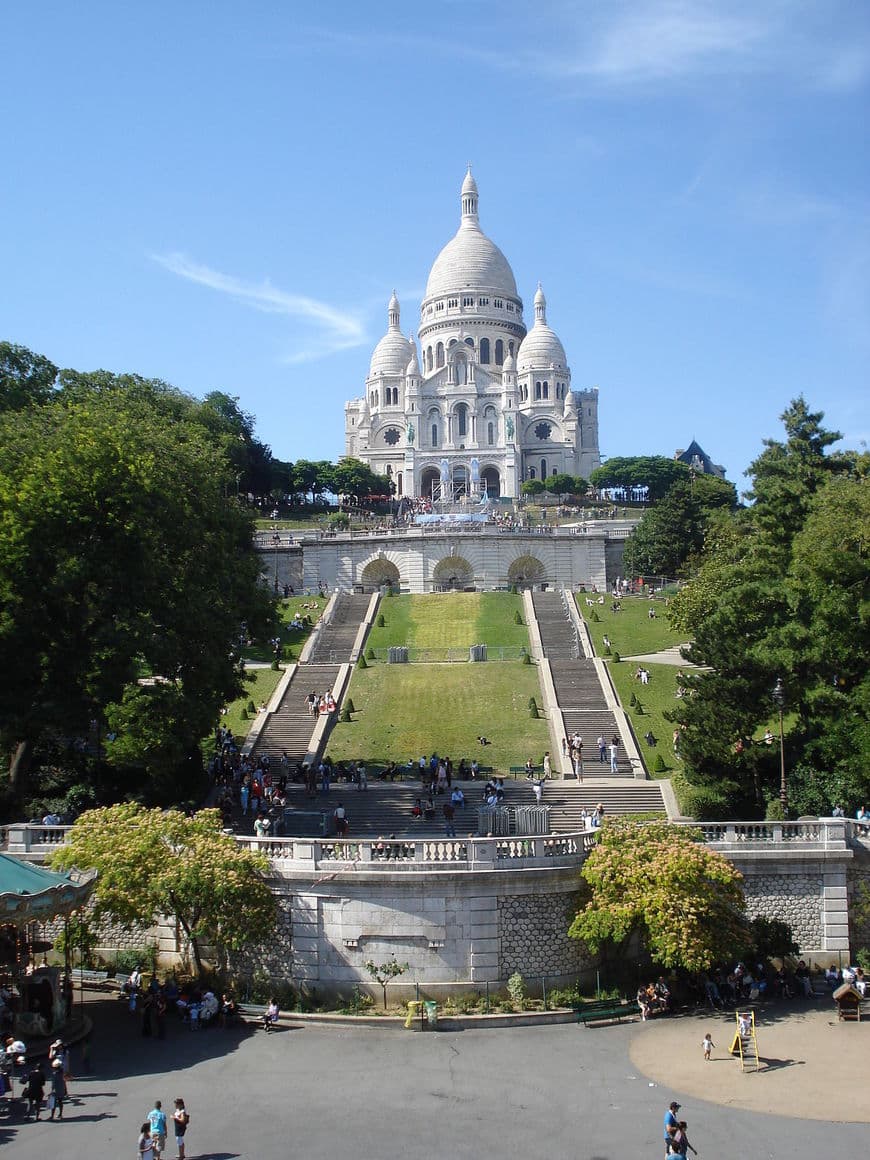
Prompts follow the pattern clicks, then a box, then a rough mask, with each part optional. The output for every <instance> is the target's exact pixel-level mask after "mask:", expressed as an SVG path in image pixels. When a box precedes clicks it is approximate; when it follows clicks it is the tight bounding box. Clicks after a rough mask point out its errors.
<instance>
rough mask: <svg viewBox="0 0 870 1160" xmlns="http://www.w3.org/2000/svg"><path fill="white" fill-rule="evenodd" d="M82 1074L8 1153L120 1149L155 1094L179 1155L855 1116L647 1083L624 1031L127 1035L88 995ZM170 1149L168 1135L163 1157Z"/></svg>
mask: <svg viewBox="0 0 870 1160" xmlns="http://www.w3.org/2000/svg"><path fill="white" fill-rule="evenodd" d="M91 1010H92V1012H93V1014H94V1018H95V1036H94V1045H93V1049H92V1055H93V1073H92V1074H91V1075H90V1076H89V1077H81V1078H77V1079H76V1080H75V1082H74V1084H73V1092H74V1096H75V1100H74V1102H73V1103H72V1104H71V1105H69V1106H68V1108H67V1119H66V1120H65V1121H64V1123H63V1124H58V1123H45V1122H40V1123H38V1124H36V1123H24V1124H9V1123H8V1121H6V1120H5V1119H0V1144H12V1145H13V1148H12V1149H11V1150H10V1155H13V1156H14V1157H15V1160H47V1158H50V1157H54V1156H62V1157H63V1158H64V1160H119V1158H124V1157H129V1160H133V1157H134V1155H135V1147H136V1137H137V1133H138V1128H139V1125H140V1123H141V1121H142V1119H143V1117H144V1115H145V1113H146V1112H147V1111H148V1110H149V1108H150V1107H151V1106H152V1103H153V1101H154V1099H155V1098H161V1099H162V1100H163V1103H164V1107H166V1106H171V1103H172V1100H173V1099H174V1097H176V1096H179V1095H181V1096H183V1097H184V1098H185V1100H186V1101H187V1105H188V1108H189V1110H190V1112H191V1116H192V1119H191V1124H190V1129H189V1136H188V1157H190V1158H191V1160H195V1158H196V1160H206V1158H207V1160H236V1158H237V1157H245V1158H248V1157H251V1158H254V1157H256V1158H257V1160H278V1158H279V1157H280V1158H281V1160H285V1158H287V1157H300V1158H304V1160H327V1158H329V1160H332V1158H333V1157H338V1156H341V1157H353V1158H354V1160H387V1158H391V1157H401V1158H402V1160H423V1158H424V1157H425V1158H426V1160H429V1158H432V1157H438V1158H441V1157H450V1158H451V1160H452V1158H456V1160H466V1158H468V1160H471V1158H472V1157H473V1158H474V1160H486V1158H488V1157H498V1158H499V1160H530V1158H534V1160H537V1158H539V1157H546V1158H547V1160H626V1158H628V1160H641V1158H645V1157H660V1156H661V1155H662V1144H661V1138H662V1136H661V1122H662V1116H663V1113H664V1108H665V1106H666V1104H667V1103H668V1102H669V1101H670V1100H671V1099H673V1098H677V1099H680V1100H681V1102H682V1103H683V1105H684V1107H683V1115H684V1116H685V1118H686V1119H687V1120H688V1122H689V1126H690V1129H691V1139H692V1141H693V1143H694V1144H695V1146H696V1147H697V1148H698V1151H699V1152H700V1155H701V1157H702V1158H703V1160H708V1158H713V1157H722V1158H723V1160H724V1158H727V1160H733V1158H734V1157H736V1156H747V1157H752V1160H765V1158H767V1160H815V1158H816V1157H819V1156H832V1155H837V1156H842V1157H857V1156H860V1155H863V1154H864V1152H865V1148H866V1142H867V1127H866V1125H863V1124H844V1125H837V1124H834V1125H828V1124H825V1123H822V1122H811V1121H802V1120H797V1119H787V1118H784V1117H776V1116H769V1115H763V1114H759V1113H754V1112H744V1111H740V1110H736V1109H734V1108H729V1107H720V1106H716V1105H714V1104H707V1103H704V1102H702V1101H700V1100H698V1099H694V1098H691V1097H689V1096H685V1097H683V1096H682V1094H681V1093H680V1092H679V1091H677V1092H674V1091H672V1090H671V1089H669V1088H667V1087H660V1086H650V1081H649V1080H648V1079H647V1077H645V1076H643V1075H641V1074H640V1073H639V1072H638V1071H637V1070H636V1069H635V1068H634V1067H633V1065H632V1064H631V1062H630V1058H629V1044H630V1042H631V1039H632V1037H633V1036H634V1035H635V1034H636V1033H637V1028H635V1027H632V1026H629V1025H622V1026H612V1027H602V1028H593V1029H588V1028H581V1027H578V1026H576V1025H572V1024H567V1025H563V1026H558V1027H533V1028H521V1029H517V1030H511V1031H505V1030H498V1031H496V1030H492V1031H486V1030H481V1031H477V1030H475V1031H464V1032H440V1033H437V1034H419V1033H418V1034H411V1033H408V1032H396V1031H386V1030H384V1031H382V1030H380V1029H376V1030H367V1029H361V1028H357V1029H353V1030H351V1031H344V1030H341V1029H336V1028H313V1027H310V1026H302V1025H296V1026H295V1027H293V1028H292V1029H290V1030H283V1031H281V1032H279V1033H276V1034H273V1035H271V1036H267V1035H265V1034H264V1033H263V1032H262V1031H260V1030H259V1029H255V1028H253V1027H248V1028H241V1029H237V1030H232V1031H220V1030H211V1031H202V1032H199V1033H197V1034H191V1033H189V1032H184V1031H182V1030H181V1028H180V1027H178V1026H177V1025H172V1026H171V1028H170V1035H169V1037H168V1039H167V1040H166V1041H165V1042H157V1041H154V1040H143V1039H142V1038H141V1037H140V1036H139V1034H138V1024H137V1023H136V1021H135V1020H134V1019H133V1018H132V1017H130V1016H129V1015H127V1014H126V1012H125V1011H124V1008H123V1007H122V1005H121V1004H120V1003H116V1002H115V1001H112V1000H109V999H106V1000H101V1001H100V1002H98V1003H93V1004H92V1005H91ZM174 1155H175V1149H174V1147H172V1148H170V1149H168V1151H167V1156H168V1157H173V1156H174Z"/></svg>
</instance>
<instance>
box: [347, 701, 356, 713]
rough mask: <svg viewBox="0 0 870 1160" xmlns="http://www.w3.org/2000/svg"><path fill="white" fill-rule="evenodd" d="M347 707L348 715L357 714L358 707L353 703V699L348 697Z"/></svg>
mask: <svg viewBox="0 0 870 1160" xmlns="http://www.w3.org/2000/svg"><path fill="white" fill-rule="evenodd" d="M345 705H346V708H347V711H348V713H355V712H356V705H354V703H353V697H348V699H347V701H346V703H345Z"/></svg>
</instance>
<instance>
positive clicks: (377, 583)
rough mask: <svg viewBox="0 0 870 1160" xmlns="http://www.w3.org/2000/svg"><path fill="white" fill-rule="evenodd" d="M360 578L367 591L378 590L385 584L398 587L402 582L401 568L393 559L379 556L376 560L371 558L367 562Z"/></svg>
mask: <svg viewBox="0 0 870 1160" xmlns="http://www.w3.org/2000/svg"><path fill="white" fill-rule="evenodd" d="M360 580H361V582H362V585H363V588H364V589H365V591H366V592H377V590H378V589H379V588H382V587H383V586H384V585H385V584H390V585H392V586H393V588H398V587H399V583H400V576H399V569H398V568H397V567H396V565H395V564H394V563H393V561H392V560H387V559H385V558H382V557H380V556H379V557H378V558H377V559H376V560H370V561H369V562H368V564H366V566H365V567H364V568H363V570H362V574H361V576H360Z"/></svg>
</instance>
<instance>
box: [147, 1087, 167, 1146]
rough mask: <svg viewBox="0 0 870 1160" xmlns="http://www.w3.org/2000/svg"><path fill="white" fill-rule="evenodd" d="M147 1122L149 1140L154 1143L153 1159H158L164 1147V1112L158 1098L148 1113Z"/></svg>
mask: <svg viewBox="0 0 870 1160" xmlns="http://www.w3.org/2000/svg"><path fill="white" fill-rule="evenodd" d="M148 1123H149V1124H150V1125H151V1141H152V1143H153V1145H154V1156H155V1160H160V1157H161V1156H162V1154H163V1152H164V1151H165V1149H166V1112H164V1110H163V1104H162V1103H161V1102H160V1100H155V1101H154V1107H153V1108H152V1109H151V1111H150V1112H149V1113H148Z"/></svg>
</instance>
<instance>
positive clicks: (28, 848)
mask: <svg viewBox="0 0 870 1160" xmlns="http://www.w3.org/2000/svg"><path fill="white" fill-rule="evenodd" d="M674 824H675V825H683V826H690V827H692V828H694V829H698V830H700V832H701V834H702V835H703V837H704V841H705V843H706V844H707V845H708V846H710V847H711V848H712V849H714V850H720V851H721V852H722V853H725V854H728V853H735V854H741V853H745V852H749V851H750V850H764V851H770V852H786V851H800V852H805V853H811V852H812V853H816V852H824V851H832V852H833V851H836V850H846V849H847V848H848V847H850V846H852V845H854V844H855V843H856V842H857V841H858V840H859V838H861V837H863V836H865V835H864V834H863V828H862V827H861V826H860V825H859V824H858V823H857V822H854V821H851V820H850V819H848V818H819V819H816V820H813V821H802V822H676V823H674ZM69 829H70V827H69V826H45V825H42V824H40V823H35V822H16V823H14V824H13V825H11V826H8V827H7V830H6V842H5V846H4V849H5V851H6V853H8V854H16V855H19V856H21V857H25V858H29V859H30V860H31V861H36V862H41V861H43V860H44V859H46V858H47V857H49V856H50V855H51V853H52V851H53V850H55V849H56V848H57V847H58V846H60V845H63V843H64V842H65V841H66V835H67V833H68V831H69ZM237 841H238V842H240V843H241V844H243V845H245V846H248V847H249V848H250V849H253V850H258V851H259V852H261V853H263V854H265V855H266V856H267V857H268V858H269V859H270V860H272V861H274V862H276V863H281V864H285V863H288V862H289V863H294V864H295V865H298V866H299V867H300V868H302V867H303V866H305V867H307V868H309V869H318V868H320V867H322V866H329V867H334V866H336V865H337V864H339V863H343V864H349V865H355V866H357V867H359V866H360V865H364V866H365V867H366V869H367V870H368V869H371V870H378V869H382V870H383V869H387V870H396V869H402V868H406V869H414V870H420V869H422V870H426V869H435V870H438V869H443V868H444V867H445V866H448V865H449V866H450V868H451V869H454V870H463V869H467V870H481V869H486V868H493V869H498V868H499V867H503V866H506V865H510V866H511V867H512V868H514V869H516V868H519V867H521V866H522V865H528V866H552V865H554V864H556V863H558V864H559V865H563V866H564V865H569V864H571V862H572V861H573V862H576V861H582V859H583V857H585V855H586V854H587V853H588V852H589V850H590V849H591V848H592V846H593V844H594V842H595V834H594V831H581V832H580V833H573V834H548V835H527V836H517V837H510V838H477V837H468V838H448V839H444V838H437V837H431V838H408V839H407V840H405V839H394V840H385V839H383V838H379V839H367V840H356V841H336V840H321V839H311V838H252V837H239V838H237Z"/></svg>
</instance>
